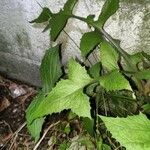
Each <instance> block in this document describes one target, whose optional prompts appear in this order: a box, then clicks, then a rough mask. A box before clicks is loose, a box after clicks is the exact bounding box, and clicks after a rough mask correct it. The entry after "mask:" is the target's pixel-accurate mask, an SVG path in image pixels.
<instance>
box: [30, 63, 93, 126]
mask: <svg viewBox="0 0 150 150" xmlns="http://www.w3.org/2000/svg"><path fill="white" fill-rule="evenodd" d="M68 69H69V73H68V75H69V79H67V80H61V81H59V82H58V83H57V85H56V87H55V88H53V89H52V91H51V92H50V93H49V94H48V95H47V97H45V99H44V100H43V101H41V102H40V104H38V105H36V107H34V109H32V112H30V113H28V112H27V115H28V120H29V122H30V123H32V121H33V120H34V119H36V118H40V117H43V116H45V115H48V114H52V113H58V112H61V111H62V110H64V109H71V110H72V111H73V112H74V113H76V114H77V115H78V116H82V117H89V118H91V115H90V103H89V98H88V96H87V95H85V94H84V93H83V88H84V87H85V86H86V85H88V84H89V83H91V82H92V81H93V80H92V79H91V78H90V77H89V76H88V74H87V72H86V70H85V68H84V67H81V66H80V64H78V63H77V62H75V61H74V60H70V61H69V68H68Z"/></svg>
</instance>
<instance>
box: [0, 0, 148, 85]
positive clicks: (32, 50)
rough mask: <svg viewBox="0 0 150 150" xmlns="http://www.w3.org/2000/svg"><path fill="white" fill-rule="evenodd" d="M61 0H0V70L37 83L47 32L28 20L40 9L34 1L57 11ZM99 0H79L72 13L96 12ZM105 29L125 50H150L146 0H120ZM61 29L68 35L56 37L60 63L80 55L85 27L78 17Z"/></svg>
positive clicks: (48, 41) (86, 29)
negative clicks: (61, 52) (59, 51)
mask: <svg viewBox="0 0 150 150" xmlns="http://www.w3.org/2000/svg"><path fill="white" fill-rule="evenodd" d="M65 1H66V0H0V71H1V72H4V73H6V74H7V75H8V76H10V77H11V78H15V79H18V80H21V81H25V82H27V83H30V84H33V85H39V84H40V80H39V65H40V62H41V58H42V56H43V55H44V51H45V49H47V48H48V47H49V45H50V39H49V32H46V33H42V30H43V25H31V24H29V23H28V21H30V20H32V19H34V18H36V17H37V16H38V14H39V13H40V12H41V8H40V6H39V5H38V3H40V4H41V5H42V6H48V7H49V8H51V10H53V11H54V12H57V11H58V10H59V9H60V8H61V7H63V4H64V3H65ZM37 2H38V3H37ZM103 3H104V1H103V0H79V3H78V5H77V7H76V9H75V14H77V15H80V16H87V15H88V14H90V13H92V14H96V15H98V14H99V12H100V9H101V7H102V4H103ZM105 29H106V30H107V31H108V32H109V33H110V34H111V35H112V36H113V37H114V38H117V39H121V46H122V47H123V48H124V49H125V50H126V51H128V52H129V53H133V52H136V51H142V50H144V51H145V52H148V53H150V0H122V2H121V6H120V9H119V11H118V12H117V14H116V15H114V16H112V17H111V19H110V20H109V21H108V22H107V24H106V26H105ZM65 31H66V32H67V33H68V34H69V36H68V35H66V34H65V33H62V34H61V35H60V37H59V39H58V42H60V41H64V42H65V44H63V63H66V60H67V59H68V58H70V57H72V55H74V56H77V57H79V58H80V52H79V48H78V45H79V41H80V38H81V36H82V34H83V33H84V32H86V31H88V28H87V25H86V24H84V23H82V22H80V21H78V20H70V21H69V24H68V26H67V27H66V28H65ZM71 39H74V41H72V40H71ZM75 43H76V44H75Z"/></svg>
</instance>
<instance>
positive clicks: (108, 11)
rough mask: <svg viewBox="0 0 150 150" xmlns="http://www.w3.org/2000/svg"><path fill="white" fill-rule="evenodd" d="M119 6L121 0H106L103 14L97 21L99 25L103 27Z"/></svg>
mask: <svg viewBox="0 0 150 150" xmlns="http://www.w3.org/2000/svg"><path fill="white" fill-rule="evenodd" d="M118 8H119V0H106V2H105V4H104V5H103V8H102V10H101V14H100V15H99V18H98V20H97V21H96V22H95V23H96V24H97V25H98V27H100V28H101V27H103V26H104V24H105V22H106V21H107V20H108V19H109V17H110V16H112V15H113V14H114V13H115V12H116V11H117V10H118Z"/></svg>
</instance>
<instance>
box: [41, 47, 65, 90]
mask: <svg viewBox="0 0 150 150" xmlns="http://www.w3.org/2000/svg"><path fill="white" fill-rule="evenodd" d="M59 52H60V45H57V46H55V47H51V48H49V49H48V50H47V51H46V53H45V55H44V58H43V60H42V64H41V67H40V72H41V80H42V86H43V91H44V92H45V93H47V92H50V91H51V89H52V87H54V85H55V83H56V82H57V81H58V79H59V78H60V77H61V75H62V70H61V63H60V57H59Z"/></svg>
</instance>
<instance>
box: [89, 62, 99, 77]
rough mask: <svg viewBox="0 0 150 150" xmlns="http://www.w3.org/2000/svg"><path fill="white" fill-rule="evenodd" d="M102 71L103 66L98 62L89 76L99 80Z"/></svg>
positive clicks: (90, 70) (91, 69)
mask: <svg viewBox="0 0 150 150" xmlns="http://www.w3.org/2000/svg"><path fill="white" fill-rule="evenodd" d="M101 69H102V65H101V63H100V62H98V63H96V64H94V65H93V66H92V67H91V68H90V69H89V74H90V75H91V77H93V78H96V79H97V78H99V76H100V72H101Z"/></svg>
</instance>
